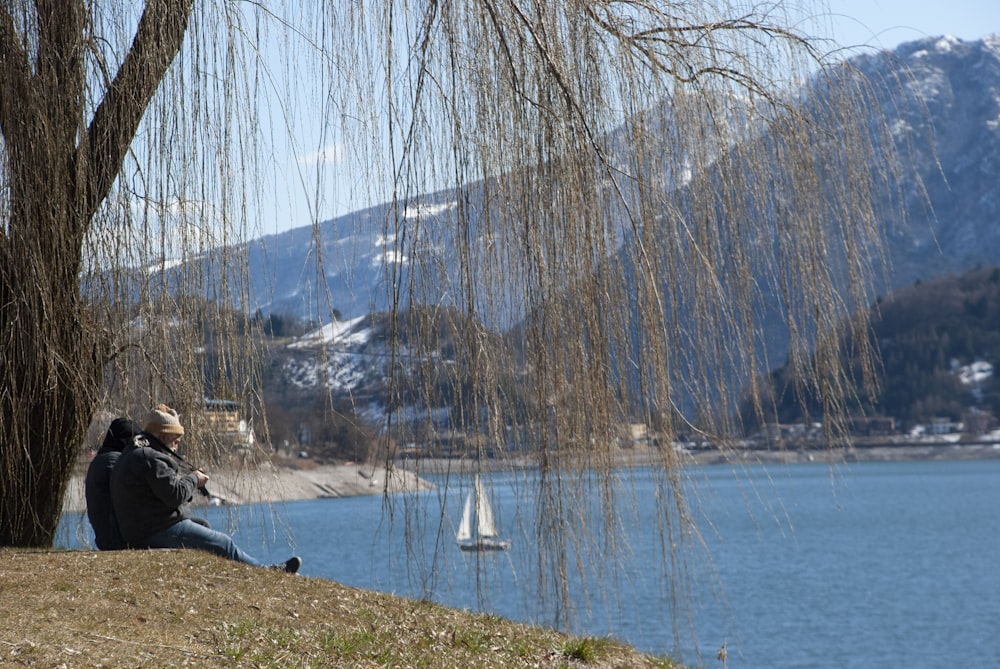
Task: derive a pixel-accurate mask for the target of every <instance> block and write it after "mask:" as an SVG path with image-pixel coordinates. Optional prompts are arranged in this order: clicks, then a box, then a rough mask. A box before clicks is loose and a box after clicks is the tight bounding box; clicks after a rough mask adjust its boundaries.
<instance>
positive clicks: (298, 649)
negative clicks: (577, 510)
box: [0, 549, 675, 669]
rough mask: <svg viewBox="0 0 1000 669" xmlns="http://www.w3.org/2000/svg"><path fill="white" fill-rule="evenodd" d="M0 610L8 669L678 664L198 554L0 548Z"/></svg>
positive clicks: (0, 656) (1, 658)
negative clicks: (21, 668)
mask: <svg viewBox="0 0 1000 669" xmlns="http://www.w3.org/2000/svg"><path fill="white" fill-rule="evenodd" d="M0 611H2V612H3V616H2V617H3V619H4V624H3V625H0V665H2V666H5V667H7V666H14V667H17V666H30V667H106V668H108V669H118V668H124V667H130V668H131V667H155V668H157V669H159V668H162V667H185V666H199V667H206V666H208V667H313V668H316V667H434V668H438V667H498V668H499V667H503V668H505V669H506V668H516V667H622V668H625V667H674V666H675V665H674V664H672V663H671V662H670V661H669V660H666V659H662V658H654V657H650V656H648V655H643V654H640V653H638V652H636V651H635V650H634V649H632V648H630V647H627V646H624V645H621V644H618V643H617V642H613V641H609V640H606V639H595V638H575V637H568V636H564V635H561V634H559V633H556V632H553V631H550V630H545V629H541V628H538V627H531V626H528V625H522V624H519V623H513V622H510V621H507V620H504V619H501V618H498V617H496V616H489V615H479V614H471V613H468V612H463V611H456V610H453V609H448V608H444V607H442V606H438V605H436V604H430V603H426V602H417V601H413V600H408V599H401V598H398V597H393V596H390V595H385V594H380V593H374V592H369V591H364V590H358V589H356V588H350V587H346V586H343V585H340V584H338V583H335V582H333V581H328V580H324V579H312V578H306V577H300V576H290V575H287V574H284V573H279V572H274V571H269V570H261V569H254V568H251V567H247V566H245V565H241V564H237V563H233V562H230V561H227V560H223V559H220V558H217V557H215V556H212V555H209V554H206V553H200V552H195V551H123V552H116V553H96V552H85V551H48V552H42V551H39V552H31V551H21V550H12V549H0Z"/></svg>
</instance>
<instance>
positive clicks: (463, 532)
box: [455, 492, 473, 542]
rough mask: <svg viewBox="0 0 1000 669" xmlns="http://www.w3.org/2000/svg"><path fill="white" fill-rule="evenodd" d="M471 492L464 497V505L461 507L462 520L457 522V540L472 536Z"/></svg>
mask: <svg viewBox="0 0 1000 669" xmlns="http://www.w3.org/2000/svg"><path fill="white" fill-rule="evenodd" d="M472 503H473V500H472V493H471V492H470V493H469V494H468V495H466V497H465V506H464V507H463V508H462V520H461V521H460V522H459V523H458V535H457V536H456V537H455V539H457V540H458V541H460V542H461V541H468V540H469V539H471V538H472V513H473V510H472Z"/></svg>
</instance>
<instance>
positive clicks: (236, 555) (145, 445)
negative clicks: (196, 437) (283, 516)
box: [111, 404, 302, 574]
mask: <svg viewBox="0 0 1000 669" xmlns="http://www.w3.org/2000/svg"><path fill="white" fill-rule="evenodd" d="M183 435H184V427H183V426H182V425H181V422H180V418H179V417H178V414H177V412H176V411H175V410H173V409H171V408H170V407H168V406H166V405H165V404H159V405H157V406H156V407H155V408H154V409H153V410H152V411H150V412H149V414H148V415H147V416H146V420H145V421H144V424H143V434H142V435H140V436H138V437H136V439H135V442H134V443H133V444H132V445H131V446H129V447H127V448H126V449H125V450H124V451H122V454H121V456H120V457H119V458H118V462H117V463H116V464H115V469H114V471H113V472H112V473H111V500H112V502H113V504H114V511H115V517H116V518H117V520H118V529H119V530H120V531H121V534H122V537H123V538H124V539H125V542H126V543H127V544H128V546H129V547H130V548H197V549H200V550H205V551H209V552H212V553H215V554H216V555H221V556H223V557H226V558H229V559H230V560H236V561H238V562H244V563H246V564H249V565H253V566H255V567H262V566H264V565H263V564H262V563H261V562H260V561H258V560H257V559H255V558H253V557H251V556H250V555H248V554H247V553H245V552H244V551H243V550H242V549H240V547H239V546H237V545H236V543H235V542H234V541H233V539H232V537H230V536H229V535H228V534H225V533H223V532H218V531H216V530H213V529H211V528H210V527H207V523H204V521H200V522H199V519H193V518H192V517H191V516H190V515H189V514H188V512H187V505H188V504H189V503H190V502H191V500H192V499H193V498H194V492H195V491H196V490H203V489H204V488H205V484H206V483H208V480H209V477H208V475H207V474H205V472H203V471H201V470H200V469H194V468H191V467H185V469H191V471H188V472H186V473H182V472H181V465H182V464H186V463H183V461H182V460H180V459H179V457H178V456H177V454H176V453H177V447H178V446H179V445H180V440H181V437H182V436H183ZM301 565H302V560H301V559H300V558H298V557H291V558H289V559H288V560H286V561H285V562H284V563H282V564H276V565H272V566H271V568H272V569H283V570H284V571H286V572H289V573H293V574H294V573H295V572H297V571H298V570H299V567H300V566H301Z"/></svg>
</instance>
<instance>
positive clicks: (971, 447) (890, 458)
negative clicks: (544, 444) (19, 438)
mask: <svg viewBox="0 0 1000 669" xmlns="http://www.w3.org/2000/svg"><path fill="white" fill-rule="evenodd" d="M665 457H671V458H672V459H674V460H675V461H676V463H677V464H679V465H681V466H714V465H788V464H800V463H801V464H804V463H828V464H847V463H854V462H912V461H948V460H989V459H998V458H1000V443H994V442H988V443H987V442H983V443H927V444H906V445H884V444H883V445H857V446H854V447H852V448H847V449H845V448H839V449H823V448H819V449H785V450H770V451H769V450H751V449H730V450H728V451H720V450H715V449H712V450H701V451H676V452H674V453H673V454H669V455H667V454H665V453H664V452H662V451H659V450H657V449H654V448H648V447H637V448H632V449H622V450H620V451H618V452H616V453H615V454H614V455H613V459H614V463H613V464H614V466H615V467H645V466H650V465H654V464H657V463H660V462H663V461H664V459H665ZM536 466H537V461H536V459H535V458H533V457H530V456H519V457H515V458H510V459H504V460H485V461H478V462H477V461H474V460H469V459H458V458H421V459H410V460H401V461H399V462H398V463H397V464H396V465H395V466H394V467H392V468H389V469H387V468H386V467H385V466H384V465H383V466H375V467H374V468H373V467H371V466H369V465H359V464H355V463H350V464H343V465H318V466H315V467H312V468H301V469H299V468H292V467H275V466H273V465H269V464H265V465H262V466H260V467H258V468H256V469H254V470H244V471H237V470H232V471H223V472H218V473H214V474H212V478H211V480H210V481H209V484H208V486H207V487H208V489H209V490H210V491H211V492H212V494H213V497H215V498H216V499H215V500H213V501H212V502H211V503H215V504H256V503H275V502H292V501H297V500H309V499H334V498H338V497H356V496H359V495H381V494H386V493H387V494H396V493H401V492H418V491H422V490H431V489H433V488H434V487H435V486H434V484H432V483H430V482H429V481H427V480H425V479H424V478H422V476H423V475H424V474H429V475H438V474H444V473H449V472H450V473H454V474H469V473H473V472H476V471H504V470H523V469H532V468H534V467H536ZM83 479H84V477H83V474H75V475H74V476H73V477H72V478H71V479H70V482H69V485H68V487H67V490H66V494H65V496H64V498H63V513H81V512H84V511H86V508H87V505H86V501H85V498H84V485H83ZM209 503H210V502H209V501H208V500H204V501H203V498H201V497H198V498H197V499H196V500H195V504H196V505H205V504H209Z"/></svg>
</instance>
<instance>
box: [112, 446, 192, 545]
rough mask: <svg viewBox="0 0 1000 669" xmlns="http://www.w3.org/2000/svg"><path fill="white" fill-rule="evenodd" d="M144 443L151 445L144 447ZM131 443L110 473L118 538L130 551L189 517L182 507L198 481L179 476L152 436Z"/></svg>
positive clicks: (178, 465)
mask: <svg viewBox="0 0 1000 669" xmlns="http://www.w3.org/2000/svg"><path fill="white" fill-rule="evenodd" d="M144 439H145V440H147V441H148V443H149V444H153V445H144V444H145V443H146V442H144ZM135 441H136V443H135V445H133V446H130V447H128V448H126V449H125V450H124V451H123V452H122V454H121V457H119V458H118V462H117V463H116V464H115V469H114V471H113V472H112V473H111V501H112V503H113V504H114V509H115V516H116V518H117V519H118V529H119V530H120V531H121V534H122V537H124V538H125V541H126V542H127V543H128V545H129V546H130V547H132V548H145V547H146V541H147V540H148V539H149V538H150V537H151V536H153V535H154V534H156V533H157V532H161V531H162V530H165V529H167V528H168V527H170V526H171V525H174V524H175V523H179V522H180V521H182V520H184V519H186V518H189V517H190V516H189V515H188V513H187V510H186V508H185V507H186V505H187V504H188V503H189V502H190V501H191V499H192V497H193V496H194V491H195V489H196V488H197V487H198V478H197V476H195V474H194V473H193V472H192V473H187V474H182V473H181V471H180V464H179V463H178V461H177V460H176V459H175V458H173V457H171V456H170V455H169V454H168V453H167V452H164V451H167V450H168V449H167V447H166V446H164V445H163V443H162V442H160V441H159V440H158V439H157V438H156V437H154V436H153V435H151V434H148V433H143V435H142V436H141V437H136V440H135ZM154 445H155V446H158V447H159V448H155V447H154Z"/></svg>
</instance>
